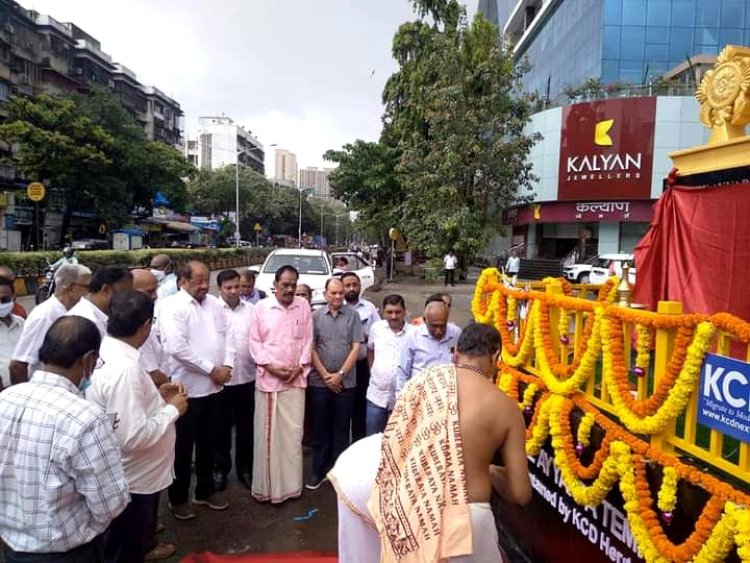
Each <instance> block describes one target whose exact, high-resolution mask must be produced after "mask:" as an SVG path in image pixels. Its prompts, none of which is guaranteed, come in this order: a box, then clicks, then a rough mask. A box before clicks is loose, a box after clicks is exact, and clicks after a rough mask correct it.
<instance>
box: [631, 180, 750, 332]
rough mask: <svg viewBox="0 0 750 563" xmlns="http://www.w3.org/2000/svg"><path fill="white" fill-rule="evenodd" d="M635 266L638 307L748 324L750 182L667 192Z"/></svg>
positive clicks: (749, 295) (749, 315)
mask: <svg viewBox="0 0 750 563" xmlns="http://www.w3.org/2000/svg"><path fill="white" fill-rule="evenodd" d="M635 263H636V266H637V272H638V275H637V276H636V286H635V290H634V298H635V301H636V302H637V303H644V304H647V305H648V306H649V308H650V309H653V310H655V309H656V304H657V303H658V301H681V302H682V303H683V306H684V308H685V311H686V312H694V313H706V314H711V313H717V312H727V313H732V314H734V315H737V316H738V317H740V318H743V319H746V320H750V183H739V184H730V185H723V186H715V187H704V188H686V187H680V186H674V187H672V188H670V189H668V190H667V191H666V192H664V194H663V195H662V196H661V198H660V199H659V201H658V202H656V204H655V205H654V217H653V220H652V223H651V228H650V230H649V231H648V233H647V234H646V236H645V237H644V238H643V239H642V240H641V242H640V243H639V244H638V246H637V247H636V249H635Z"/></svg>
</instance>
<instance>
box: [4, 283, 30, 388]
mask: <svg viewBox="0 0 750 563" xmlns="http://www.w3.org/2000/svg"><path fill="white" fill-rule="evenodd" d="M15 300H16V292H15V289H14V287H13V282H12V281H11V280H9V279H7V278H4V277H0V391H2V390H3V389H4V388H5V387H8V386H10V373H9V372H8V364H9V363H10V358H11V356H12V355H13V350H14V349H15V347H16V344H17V343H18V339H19V338H20V337H21V332H22V331H23V323H24V320H23V319H22V318H21V317H18V316H16V315H14V314H12V313H11V311H12V310H13V305H14V304H15Z"/></svg>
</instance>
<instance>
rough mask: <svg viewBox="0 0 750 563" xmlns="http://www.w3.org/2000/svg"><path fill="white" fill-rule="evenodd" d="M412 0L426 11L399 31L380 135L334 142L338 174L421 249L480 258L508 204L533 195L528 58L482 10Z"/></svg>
mask: <svg viewBox="0 0 750 563" xmlns="http://www.w3.org/2000/svg"><path fill="white" fill-rule="evenodd" d="M412 3H413V4H414V6H415V9H416V11H417V14H418V15H419V19H418V20H416V21H413V22H407V23H404V24H403V25H401V27H400V28H399V29H398V31H397V33H396V35H395V37H394V40H393V56H394V58H395V60H396V62H397V63H398V65H399V68H398V70H397V71H396V72H395V73H394V74H393V75H392V76H391V77H390V78H389V79H388V81H387V83H386V85H385V88H384V91H383V102H384V105H385V112H384V115H383V132H382V135H381V139H380V141H379V142H378V143H365V142H364V141H356V142H354V143H352V144H349V145H346V146H345V147H344V148H343V150H341V151H329V152H328V153H327V154H326V157H327V158H329V159H330V160H334V161H336V162H339V165H340V167H339V169H338V171H337V172H335V173H334V174H333V175H332V177H331V184H332V186H333V189H334V192H335V193H336V194H337V195H338V196H339V197H341V198H342V199H344V201H347V202H348V203H350V204H351V205H352V206H353V207H354V208H355V209H358V210H361V211H362V212H363V215H364V217H365V218H367V219H369V220H371V221H380V222H381V228H382V229H387V228H388V227H399V228H400V229H401V231H402V232H403V233H404V234H405V236H406V237H407V239H408V241H409V243H410V245H411V246H412V247H413V248H417V249H420V250H424V251H427V252H429V253H430V254H433V255H441V254H442V253H443V252H445V251H446V250H448V249H449V248H453V249H454V250H456V251H457V252H458V253H459V254H462V255H464V256H467V257H471V256H473V255H474V254H475V253H476V252H477V251H478V250H480V249H481V248H483V247H484V246H485V245H486V244H487V242H488V240H489V237H490V235H491V234H492V232H495V231H497V230H499V228H500V227H499V226H500V213H501V211H502V209H503V208H504V207H507V206H508V205H511V204H513V203H515V202H516V201H518V200H522V199H524V198H526V197H528V196H529V195H530V193H529V190H530V185H531V180H532V174H531V169H530V165H529V164H528V161H527V155H528V152H529V150H530V149H531V147H532V146H533V144H534V142H535V141H536V138H535V137H533V136H529V135H526V134H524V127H525V125H526V123H527V121H528V118H529V116H530V113H531V107H532V106H531V103H530V102H531V100H530V99H529V98H528V97H527V96H524V95H523V94H522V93H521V92H520V88H519V84H520V82H519V80H520V78H521V76H522V72H523V68H521V67H518V66H517V65H515V64H514V62H513V58H512V52H511V50H510V48H508V47H506V46H505V45H504V44H503V43H502V42H501V41H500V38H499V35H498V30H497V28H496V27H495V26H494V25H493V24H491V23H490V22H488V21H487V20H486V19H485V18H484V17H483V16H482V15H481V14H478V15H477V16H476V17H475V18H474V19H473V20H472V21H471V22H470V23H469V22H468V21H467V18H466V13H465V8H464V7H463V6H462V5H461V4H459V3H458V2H457V1H456V0H412ZM427 18H429V20H428V19H427Z"/></svg>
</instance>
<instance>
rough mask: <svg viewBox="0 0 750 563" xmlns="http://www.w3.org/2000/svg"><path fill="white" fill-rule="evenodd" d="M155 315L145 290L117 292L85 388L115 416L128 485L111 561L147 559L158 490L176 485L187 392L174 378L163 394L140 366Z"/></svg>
mask: <svg viewBox="0 0 750 563" xmlns="http://www.w3.org/2000/svg"><path fill="white" fill-rule="evenodd" d="M153 315H154V302H153V301H152V300H151V299H150V298H149V297H148V296H147V295H145V294H143V293H140V292H138V291H128V290H123V291H119V292H117V293H116V294H115V295H114V297H113V298H112V301H111V303H110V308H109V319H108V323H107V331H108V335H107V336H105V337H104V340H103V341H102V345H101V349H100V351H99V355H100V357H101V359H102V361H103V365H102V366H101V367H100V368H97V369H96V370H95V371H94V375H93V377H92V378H91V386H90V387H89V388H88V389H87V390H86V398H87V399H88V400H90V401H91V402H93V403H94V404H96V405H97V406H99V407H100V408H101V409H102V410H103V411H104V412H106V413H107V416H109V417H110V419H111V420H113V421H114V427H115V436H117V439H118V442H119V444H120V451H121V454H122V463H123V467H124V470H125V478H126V479H127V481H128V486H129V487H130V503H129V504H128V506H127V508H126V509H125V511H124V512H123V513H122V514H120V515H119V516H118V517H117V518H115V520H114V521H113V522H112V526H111V527H110V530H109V534H108V536H107V541H106V550H105V551H106V558H107V561H111V562H122V563H127V562H130V561H143V560H144V557H145V556H146V553H148V552H149V551H150V550H151V541H152V536H151V532H152V529H153V527H154V525H155V522H154V514H155V512H156V508H157V506H158V502H159V492H160V491H161V490H163V489H166V488H167V487H168V486H169V485H171V484H172V476H173V472H172V467H173V464H174V446H175V421H176V420H177V418H178V417H179V416H180V415H182V414H184V413H185V411H186V410H187V395H185V394H184V391H183V392H181V389H180V388H178V386H177V385H176V384H173V383H170V384H165V386H164V388H163V390H162V394H160V393H159V391H158V390H157V389H156V386H155V385H154V383H153V381H152V380H151V376H150V375H149V374H148V373H147V372H146V370H144V369H143V368H142V367H141V366H140V362H139V353H138V349H139V348H140V347H141V346H142V345H143V343H144V342H146V340H147V339H148V335H149V333H150V332H151V323H152V320H153ZM167 385H169V389H167V387H166V386H167ZM162 395H163V396H164V397H165V398H166V399H167V400H166V402H165V399H164V398H162Z"/></svg>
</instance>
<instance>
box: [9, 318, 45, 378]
mask: <svg viewBox="0 0 750 563" xmlns="http://www.w3.org/2000/svg"><path fill="white" fill-rule="evenodd" d="M50 325H51V323H49V322H48V321H47V317H46V316H38V317H35V316H32V317H31V318H29V319H27V320H26V324H25V325H24V327H23V331H22V332H21V337H20V338H19V339H18V343H17V344H16V348H15V350H13V359H14V360H15V361H17V362H24V363H26V364H33V363H34V362H36V361H37V359H38V358H39V348H41V347H42V342H43V340H44V335H45V334H47V330H48V329H49V327H50ZM29 375H31V374H29Z"/></svg>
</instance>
